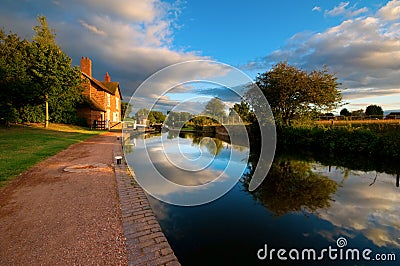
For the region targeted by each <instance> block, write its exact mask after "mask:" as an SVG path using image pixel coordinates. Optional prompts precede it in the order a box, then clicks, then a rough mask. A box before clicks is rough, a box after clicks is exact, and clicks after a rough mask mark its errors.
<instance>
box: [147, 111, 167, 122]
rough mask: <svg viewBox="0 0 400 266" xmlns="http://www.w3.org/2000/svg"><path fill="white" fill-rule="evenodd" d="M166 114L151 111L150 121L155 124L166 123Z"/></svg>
mask: <svg viewBox="0 0 400 266" xmlns="http://www.w3.org/2000/svg"><path fill="white" fill-rule="evenodd" d="M165 117H166V116H165V114H163V112H160V111H150V113H149V116H148V119H149V121H150V123H152V124H154V123H164V121H165Z"/></svg>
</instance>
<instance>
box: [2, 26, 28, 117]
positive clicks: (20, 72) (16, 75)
mask: <svg viewBox="0 0 400 266" xmlns="http://www.w3.org/2000/svg"><path fill="white" fill-rule="evenodd" d="M29 45H30V43H29V42H28V41H27V40H25V39H24V40H21V38H20V37H19V36H18V35H16V34H13V33H9V34H6V33H5V32H4V31H3V30H0V120H1V122H2V123H4V124H6V125H8V124H9V123H10V122H13V121H15V120H17V119H18V112H19V110H20V109H21V108H23V106H24V105H26V104H27V103H32V102H33V100H34V95H35V90H34V86H33V84H32V82H31V77H30V76H29V75H28V74H27V69H28V62H27V60H26V58H27V57H28V47H29Z"/></svg>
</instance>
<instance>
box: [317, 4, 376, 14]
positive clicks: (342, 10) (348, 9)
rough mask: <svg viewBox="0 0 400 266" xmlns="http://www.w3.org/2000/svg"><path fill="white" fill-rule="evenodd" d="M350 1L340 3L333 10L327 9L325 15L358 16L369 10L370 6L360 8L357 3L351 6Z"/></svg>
mask: <svg viewBox="0 0 400 266" xmlns="http://www.w3.org/2000/svg"><path fill="white" fill-rule="evenodd" d="M349 4H350V2H341V3H340V4H339V5H337V6H335V7H334V8H333V9H331V10H325V15H328V16H333V17H336V16H345V17H354V16H358V15H360V14H362V13H365V12H368V8H366V7H363V8H360V9H357V8H356V5H353V6H349Z"/></svg>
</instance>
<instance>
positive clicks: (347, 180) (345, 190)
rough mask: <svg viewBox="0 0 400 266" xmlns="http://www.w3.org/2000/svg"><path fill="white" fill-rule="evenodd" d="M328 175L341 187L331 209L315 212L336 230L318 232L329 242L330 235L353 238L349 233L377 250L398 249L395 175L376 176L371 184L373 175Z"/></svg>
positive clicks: (338, 172)
mask: <svg viewBox="0 0 400 266" xmlns="http://www.w3.org/2000/svg"><path fill="white" fill-rule="evenodd" d="M324 174H327V173H326V172H324ZM347 174H349V176H347V177H346V175H347ZM328 176H329V178H331V179H333V180H335V181H336V182H337V183H343V184H344V185H343V186H342V187H340V188H339V190H338V191H337V193H336V194H335V195H334V201H333V202H332V203H331V207H330V208H329V209H327V210H321V211H319V212H318V215H319V217H321V218H322V219H324V220H327V221H329V222H330V223H331V224H333V225H334V226H335V231H333V232H325V231H322V232H319V233H320V234H321V235H322V236H325V237H327V238H328V239H334V238H333V237H332V234H334V235H336V236H337V235H345V236H347V237H348V238H353V237H354V236H353V235H352V234H354V233H361V234H363V235H364V236H365V237H366V238H368V239H369V240H371V241H372V242H373V243H374V244H375V245H377V246H379V247H395V248H399V247H400V233H399V229H400V226H399V222H400V216H398V215H397V214H398V212H399V210H400V208H399V207H398V205H397V204H396V202H398V200H399V195H398V193H397V192H398V191H397V190H396V189H395V187H394V176H393V175H389V174H384V173H378V175H377V179H376V183H374V184H373V185H371V184H372V182H373V180H374V178H375V176H376V173H375V172H366V173H363V172H361V173H360V172H357V171H351V172H350V173H346V171H345V170H342V169H339V168H336V169H333V170H332V172H329V173H328ZM351 214H354V215H351ZM349 241H351V240H349Z"/></svg>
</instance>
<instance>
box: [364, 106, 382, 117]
mask: <svg viewBox="0 0 400 266" xmlns="http://www.w3.org/2000/svg"><path fill="white" fill-rule="evenodd" d="M365 115H372V116H381V117H383V109H382V107H381V106H378V105H369V106H367V109H365Z"/></svg>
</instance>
